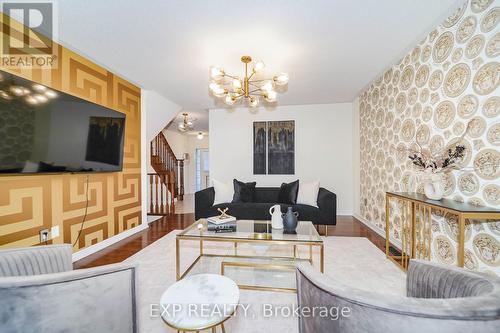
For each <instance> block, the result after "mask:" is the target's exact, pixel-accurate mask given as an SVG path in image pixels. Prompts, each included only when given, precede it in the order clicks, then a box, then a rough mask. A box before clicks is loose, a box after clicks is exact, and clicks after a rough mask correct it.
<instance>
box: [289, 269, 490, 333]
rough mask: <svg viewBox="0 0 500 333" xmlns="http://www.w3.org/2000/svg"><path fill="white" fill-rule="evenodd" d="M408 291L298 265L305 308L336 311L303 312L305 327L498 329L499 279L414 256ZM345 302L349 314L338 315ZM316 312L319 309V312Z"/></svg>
mask: <svg viewBox="0 0 500 333" xmlns="http://www.w3.org/2000/svg"><path fill="white" fill-rule="evenodd" d="M406 289H407V295H406V296H403V295H401V296H398V295H385V294H381V293H377V292H376V291H364V290H359V289H354V288H350V287H348V286H346V285H344V284H342V283H339V282H337V281H335V280H334V279H332V278H330V277H327V276H326V275H323V274H321V273H319V272H317V271H316V270H314V269H313V268H312V267H311V266H310V265H307V264H299V265H298V267H297V297H298V304H299V306H300V307H301V308H309V309H311V308H313V307H317V308H318V307H327V308H331V307H335V309H338V310H339V311H338V313H339V316H338V319H336V320H334V319H335V318H336V312H335V311H333V313H335V315H334V316H332V315H328V316H320V315H315V316H312V315H310V314H309V313H308V312H306V313H305V314H306V315H304V314H303V315H301V316H300V317H299V330H300V332H301V333H322V332H329V333H330V332H342V333H351V332H356V333H357V332H383V333H392V332H394V333H396V332H398V333H401V332H425V333H433V332H436V333H438V332H439V333H443V332H453V333H460V332H463V333H466V332H467V333H470V332H481V333H489V332H492V333H493V332H500V279H499V278H495V277H491V276H487V275H485V274H481V273H475V272H470V271H467V270H464V269H460V268H455V267H450V266H443V265H438V264H434V263H430V262H428V261H419V260H411V261H410V265H409V270H408V273H407V286H406ZM343 308H348V309H349V311H348V310H345V316H342V315H340V313H341V311H342V309H343ZM316 313H318V312H316Z"/></svg>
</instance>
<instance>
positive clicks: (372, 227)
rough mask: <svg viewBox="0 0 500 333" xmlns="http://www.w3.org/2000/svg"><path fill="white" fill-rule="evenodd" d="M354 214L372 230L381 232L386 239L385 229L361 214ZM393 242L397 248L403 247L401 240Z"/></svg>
mask: <svg viewBox="0 0 500 333" xmlns="http://www.w3.org/2000/svg"><path fill="white" fill-rule="evenodd" d="M352 216H354V217H355V218H356V219H358V220H359V221H360V222H361V223H363V224H364V225H365V226H367V227H368V228H370V229H371V230H373V231H375V232H376V233H377V234H379V235H380V236H381V237H382V238H384V239H385V231H384V230H382V229H380V228H377V227H376V226H375V225H374V224H373V223H370V222H369V221H368V220H366V219H365V218H363V217H362V216H361V215H359V214H356V213H354V214H352ZM391 244H392V245H393V246H395V247H396V248H398V249H401V243H400V242H397V241H394V240H391Z"/></svg>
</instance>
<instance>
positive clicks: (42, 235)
mask: <svg viewBox="0 0 500 333" xmlns="http://www.w3.org/2000/svg"><path fill="white" fill-rule="evenodd" d="M48 240H49V229H42V230H40V243H45V242H46V241H48Z"/></svg>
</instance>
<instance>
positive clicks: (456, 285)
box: [406, 259, 493, 298]
mask: <svg viewBox="0 0 500 333" xmlns="http://www.w3.org/2000/svg"><path fill="white" fill-rule="evenodd" d="M492 288H493V284H492V283H491V282H490V281H489V280H488V278H487V277H485V276H482V275H480V274H478V273H476V272H469V271H466V270H464V269H458V268H455V267H451V266H448V265H447V266H444V265H440V264H436V263H432V262H429V261H423V260H416V259H412V260H410V265H409V267H408V272H407V275H406V294H407V296H408V297H416V298H457V297H473V296H480V295H482V294H487V293H489V292H491V290H492Z"/></svg>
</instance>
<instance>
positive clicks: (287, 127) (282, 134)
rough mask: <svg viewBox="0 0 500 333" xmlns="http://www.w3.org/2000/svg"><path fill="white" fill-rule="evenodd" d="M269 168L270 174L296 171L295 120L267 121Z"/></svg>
mask: <svg viewBox="0 0 500 333" xmlns="http://www.w3.org/2000/svg"><path fill="white" fill-rule="evenodd" d="M267 128H268V129H267V147H268V151H267V154H268V164H269V166H268V169H267V173H268V174H270V175H293V174H294V173H295V122H294V121H293V120H289V121H270V122H268V123H267Z"/></svg>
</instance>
